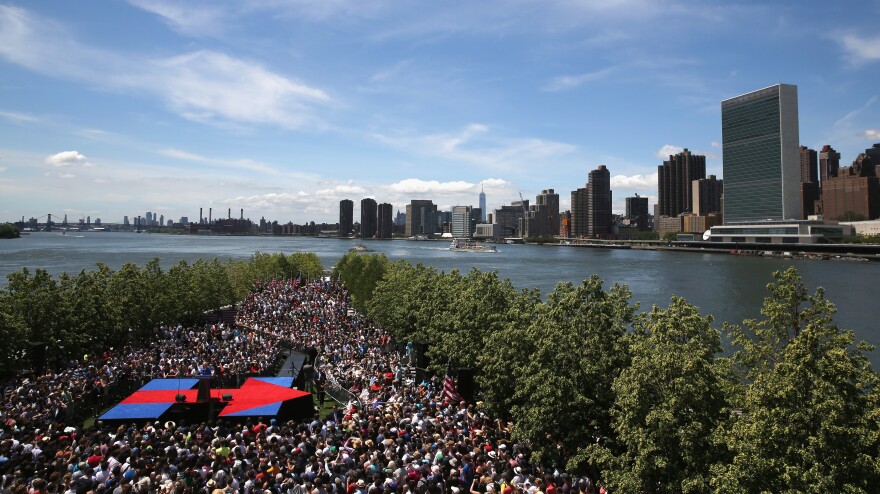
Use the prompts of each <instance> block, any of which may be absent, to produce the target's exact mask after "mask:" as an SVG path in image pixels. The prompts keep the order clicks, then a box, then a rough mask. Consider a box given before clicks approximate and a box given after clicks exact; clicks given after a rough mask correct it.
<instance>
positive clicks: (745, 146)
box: [721, 84, 802, 224]
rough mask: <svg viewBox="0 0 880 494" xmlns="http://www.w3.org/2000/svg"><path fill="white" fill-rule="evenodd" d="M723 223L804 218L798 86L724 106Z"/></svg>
mask: <svg viewBox="0 0 880 494" xmlns="http://www.w3.org/2000/svg"><path fill="white" fill-rule="evenodd" d="M721 138H722V148H723V150H724V223H725V224H729V223H743V222H755V221H764V220H787V219H800V218H801V214H802V213H801V201H800V178H801V176H800V173H801V170H800V142H799V135H798V108H797V86H794V85H791V84H777V85H775V86H770V87H768V88H765V89H760V90H758V91H754V92H751V93H747V94H744V95H742V96H737V97H735V98H730V99H728V100H724V101H722V102H721Z"/></svg>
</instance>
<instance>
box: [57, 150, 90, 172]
mask: <svg viewBox="0 0 880 494" xmlns="http://www.w3.org/2000/svg"><path fill="white" fill-rule="evenodd" d="M46 164H47V165H52V166H55V167H58V168H66V167H75V166H76V167H79V166H84V167H90V166H94V165H92V164H91V163H89V161H88V159H87V158H86V157H85V156H84V155H82V154H80V153H79V152H77V151H62V152H60V153H55V154H53V155H51V156H49V157H47V158H46Z"/></svg>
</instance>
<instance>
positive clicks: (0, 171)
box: [0, 166, 9, 173]
mask: <svg viewBox="0 0 880 494" xmlns="http://www.w3.org/2000/svg"><path fill="white" fill-rule="evenodd" d="M8 169H9V168H6V167H5V166H0V173H3V172H5V171H6V170H8Z"/></svg>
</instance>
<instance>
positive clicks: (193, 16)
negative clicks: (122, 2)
mask: <svg viewBox="0 0 880 494" xmlns="http://www.w3.org/2000/svg"><path fill="white" fill-rule="evenodd" d="M128 3H130V4H132V5H134V6H135V7H138V8H141V9H143V10H146V11H147V12H151V13H153V14H156V15H158V16H159V17H160V18H161V19H162V20H163V21H164V22H165V23H166V24H168V26H170V27H171V28H172V29H174V30H175V31H177V32H179V33H181V34H185V35H192V36H203V35H214V34H220V32H221V31H222V20H223V19H224V17H225V13H224V11H222V10H220V9H219V8H217V7H216V5H212V4H208V3H198V4H197V5H193V4H191V3H189V2H187V3H184V2H174V1H166V0H128Z"/></svg>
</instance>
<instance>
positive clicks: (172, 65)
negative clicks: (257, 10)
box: [0, 6, 332, 129]
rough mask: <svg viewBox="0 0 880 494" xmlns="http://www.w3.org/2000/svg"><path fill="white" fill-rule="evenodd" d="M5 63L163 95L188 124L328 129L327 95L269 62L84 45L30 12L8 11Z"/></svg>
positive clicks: (3, 14) (2, 44)
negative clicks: (158, 55)
mask: <svg viewBox="0 0 880 494" xmlns="http://www.w3.org/2000/svg"><path fill="white" fill-rule="evenodd" d="M0 58H5V59H6V60H8V61H10V62H13V63H16V64H18V65H21V66H24V67H27V68H29V69H31V70H34V71H37V72H40V73H43V74H46V75H49V76H51V77H57V78H63V79H73V80H79V81H84V82H88V83H90V84H94V85H96V86H98V87H102V88H106V89H109V90H111V91H120V92H131V93H136V94H148V95H153V96H155V97H158V98H159V99H160V100H161V101H163V102H164V103H165V104H166V105H167V106H168V108H169V109H170V110H171V111H173V112H175V113H177V114H178V115H180V116H181V117H183V118H186V119H190V120H194V121H198V122H202V123H211V124H219V125H223V124H270V125H277V126H281V127H284V128H290V129H298V128H302V127H305V126H317V127H322V126H323V124H322V123H321V122H320V119H319V118H318V117H317V116H316V115H315V111H314V110H315V106H316V105H327V104H330V103H332V100H331V98H330V96H328V95H327V93H325V92H324V91H323V90H321V89H318V88H314V87H311V86H309V85H307V84H304V83H301V82H298V81H296V80H294V79H292V78H290V77H286V76H284V75H281V74H278V73H275V72H272V71H271V70H268V69H267V68H265V67H264V66H263V65H262V64H261V63H259V62H255V61H251V60H244V59H240V58H235V57H232V56H229V55H227V54H224V53H219V52H216V51H209V50H201V51H195V52H191V53H185V54H182V55H179V56H174V57H170V58H163V59H150V58H147V57H144V56H141V55H138V54H134V53H124V54H117V53H114V52H111V51H108V50H104V49H98V48H93V47H91V46H88V45H83V44H82V43H79V42H78V41H77V39H76V36H75V35H74V34H72V33H70V32H68V29H67V28H66V27H65V26H63V25H61V24H59V23H57V22H55V21H53V20H52V19H46V18H43V17H38V16H36V15H33V14H32V13H30V12H28V11H27V10H25V9H21V8H17V7H8V6H0Z"/></svg>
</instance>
